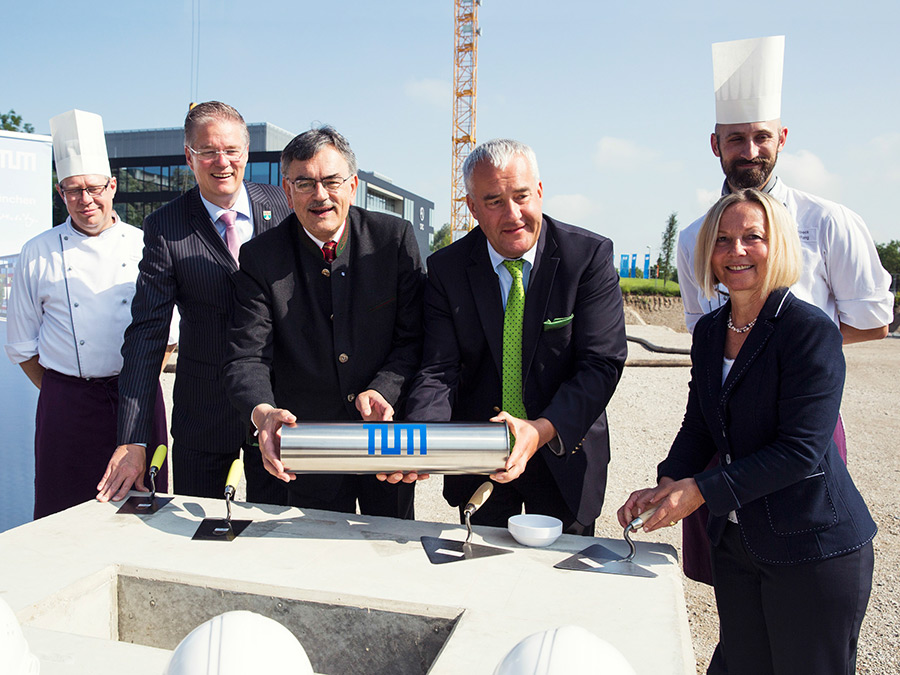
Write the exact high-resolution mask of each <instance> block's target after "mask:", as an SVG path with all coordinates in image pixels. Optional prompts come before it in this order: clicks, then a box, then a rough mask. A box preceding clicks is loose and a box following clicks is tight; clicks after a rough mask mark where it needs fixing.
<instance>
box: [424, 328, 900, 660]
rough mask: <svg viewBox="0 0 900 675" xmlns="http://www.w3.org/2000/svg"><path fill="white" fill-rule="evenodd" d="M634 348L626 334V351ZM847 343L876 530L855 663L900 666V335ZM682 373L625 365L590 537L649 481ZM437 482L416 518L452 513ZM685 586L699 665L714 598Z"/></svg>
mask: <svg viewBox="0 0 900 675" xmlns="http://www.w3.org/2000/svg"><path fill="white" fill-rule="evenodd" d="M679 337H681V336H679ZM651 341H653V340H651ZM676 342H679V345H680V341H679V340H676ZM641 351H642V348H641V347H637V346H635V345H633V344H632V343H629V353H630V355H631V356H638V354H639V352H641ZM845 352H846V358H847V382H846V385H845V388H844V400H843V406H842V414H843V418H844V424H845V426H846V430H847V444H848V448H849V467H850V472H851V474H852V475H853V478H854V480H855V481H856V485H857V487H859V489H860V491H861V492H862V494H863V497H864V498H865V499H866V503H867V504H868V505H869V509H870V510H871V511H872V515H873V517H874V518H875V521H876V522H877V523H878V529H879V532H878V536H877V537H875V580H874V583H873V587H872V597H871V600H870V601H869V609H868V612H867V614H866V619H865V621H864V623H863V626H862V632H861V635H860V643H859V659H858V662H857V672H858V673H866V674H870V675H885V674H887V673H900V510H898V508H897V506H898V500H897V496H896V495H897V493H896V486H897V484H898V483H900V453H898V452H897V447H898V441H900V413H898V403H900V339H898V338H891V337H889V338H887V339H885V340H882V341H880V342H876V343H863V344H859V345H850V346H849V347H847V348H846V350H845ZM689 378H690V372H689V369H688V368H686V367H673V368H636V367H627V368H626V369H625V372H624V374H623V376H622V380H621V382H620V383H619V387H618V389H617V391H616V394H615V396H614V397H613V399H612V401H611V402H610V405H609V408H608V409H607V410H608V414H609V425H610V434H611V441H612V451H613V456H612V462H611V463H610V467H609V484H608V487H607V491H606V504H607V506H606V508H605V509H604V513H603V515H602V516H601V517H600V519H599V520H598V524H597V536H603V537H613V538H619V537H621V528H620V527H619V525H618V523H617V522H616V521H615V515H614V514H615V510H616V509H617V508H618V507H619V506H620V505H621V504H622V502H624V501H625V499H626V498H627V496H628V494H629V493H630V492H631V491H632V490H633V489H637V488H639V487H644V486H647V485H650V484H652V483H653V482H654V479H655V476H656V464H657V463H658V462H659V461H660V460H661V459H662V458H663V457H664V456H665V454H666V452H667V451H668V448H669V445H670V443H671V442H672V439H673V438H674V437H675V434H676V433H677V431H678V428H679V426H680V424H681V417H682V415H683V413H684V405H685V403H686V399H687V385H688V380H689ZM885 449H887V451H886V452H885ZM440 488H441V479H440V478H439V477H434V478H432V479H430V480H428V481H425V482H424V483H421V484H420V485H419V487H418V488H417V494H416V514H417V516H418V517H419V518H420V519H422V520H430V521H441V522H456V520H455V513H454V511H453V510H451V509H450V507H448V506H447V505H446V503H445V502H444V501H443V500H442V499H441V497H440ZM640 536H641V539H642V540H643V541H655V542H664V543H667V544H672V545H673V546H675V547H676V548H677V549H678V550H679V554H680V551H681V528H678V527H675V528H671V529H666V530H664V531H662V532H656V533H654V534H652V535H640ZM684 587H685V599H686V603H687V611H688V621H689V623H690V626H691V636H692V638H693V643H694V655H695V657H696V659H697V672H698V673H705V672H706V665H707V664H708V663H709V657H710V656H711V655H712V652H713V649H714V648H715V646H716V643H717V642H718V630H719V624H718V618H717V616H716V602H715V598H714V596H713V593H712V589H711V588H710V587H709V586H705V585H703V584H698V583H696V582H693V581H691V580H689V579H687V578H685V580H684Z"/></svg>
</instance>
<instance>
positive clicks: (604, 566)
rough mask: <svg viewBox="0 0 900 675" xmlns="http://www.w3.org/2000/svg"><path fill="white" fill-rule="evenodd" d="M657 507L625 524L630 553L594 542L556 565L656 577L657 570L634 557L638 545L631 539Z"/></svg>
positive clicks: (569, 568) (577, 569)
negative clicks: (643, 564)
mask: <svg viewBox="0 0 900 675" xmlns="http://www.w3.org/2000/svg"><path fill="white" fill-rule="evenodd" d="M656 509H657V507H656V506H653V507H651V508H649V509H647V510H646V511H644V512H643V513H641V514H640V515H639V516H637V517H635V518H634V519H633V520H632V521H631V522H630V523H628V525H626V526H625V531H624V533H623V536H624V537H625V541H626V542H627V544H628V553H627V555H625V556H624V557H623V556H622V554H621V553H616V552H615V551H613V550H612V549H609V548H606V546H603V545H602V544H592V545H591V546H588V547H587V548H586V549H584V550H583V551H580V552H578V553H576V554H575V555H573V556H570V557H568V558H566V559H565V560H563V561H562V562H558V563H556V564H555V565H554V567H556V568H557V569H561V570H576V571H579V572H599V573H600V574H621V575H623V576H628V577H647V578H653V577H656V576H657V574H656V572H652V571H650V570H648V569H646V568H644V567H641V566H640V565H638V564H637V563H635V562H634V557H635V555H637V547H635V545H634V542H633V541H631V533H632V532H637V531H638V529H639V528H640V527H642V526H643V524H644V523H645V522H647V520H648V519H649V518H650V516H652V515H653V514H654V513H656Z"/></svg>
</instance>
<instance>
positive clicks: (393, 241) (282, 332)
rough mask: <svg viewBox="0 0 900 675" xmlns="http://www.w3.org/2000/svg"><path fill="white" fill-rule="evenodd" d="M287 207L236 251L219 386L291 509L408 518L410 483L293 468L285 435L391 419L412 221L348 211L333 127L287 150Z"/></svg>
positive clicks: (347, 185)
mask: <svg viewBox="0 0 900 675" xmlns="http://www.w3.org/2000/svg"><path fill="white" fill-rule="evenodd" d="M281 172H282V175H283V181H282V184H283V187H284V191H285V194H286V195H287V199H288V202H289V203H290V205H291V207H292V208H293V210H294V212H293V213H292V214H291V215H289V216H288V217H287V218H285V219H284V220H283V221H282V222H281V224H280V225H279V226H278V227H276V228H275V229H273V230H271V231H269V232H267V233H265V234H264V235H263V236H261V237H258V238H256V239H254V240H253V241H251V242H249V243H248V244H247V245H246V246H244V248H243V249H242V250H241V269H240V271H239V272H238V274H237V277H236V282H237V295H236V301H235V311H234V320H233V322H232V328H231V331H230V333H229V345H228V356H227V359H226V361H225V365H224V369H223V370H224V377H225V385H226V388H227V389H228V394H229V396H230V397H231V400H232V401H233V402H234V404H235V406H236V407H237V408H238V409H239V410H240V412H241V416H242V417H243V419H245V420H247V421H248V422H252V424H253V425H254V426H255V427H256V429H258V431H259V445H260V449H261V451H262V457H263V462H264V463H265V466H266V469H267V470H268V471H269V472H270V473H271V474H272V475H273V476H277V477H278V478H280V479H281V480H283V481H285V483H286V484H287V495H286V497H287V502H286V503H287V504H289V505H291V506H298V507H302V508H317V509H326V510H330V511H340V512H345V513H356V509H357V502H358V503H359V510H360V512H361V513H363V514H366V515H378V516H390V517H396V518H412V517H413V485H411V484H404V485H391V484H388V483H385V482H380V481H378V480H376V477H375V476H372V475H367V476H357V475H337V474H331V475H299V476H298V475H295V474H288V473H286V472H285V471H284V467H283V465H282V463H281V460H280V445H279V439H280V435H279V429H280V428H281V426H282V425H283V424H291V423H294V422H303V421H350V420H367V421H390V420H392V419H393V417H394V414H395V410H398V407H399V406H401V405H402V400H403V397H404V395H405V393H406V389H407V387H408V383H409V381H410V379H411V378H412V376H413V375H414V374H415V372H416V369H417V368H418V365H419V358H420V355H421V343H422V287H423V283H424V273H423V268H422V261H421V258H420V257H419V249H418V246H417V245H416V240H415V235H414V233H413V229H412V225H411V224H410V223H409V222H407V221H405V220H401V219H400V218H397V217H395V216H390V215H386V214H382V213H374V212H371V211H366V210H364V209H361V208H358V207H356V206H352V204H353V201H354V198H355V196H356V189H357V186H358V184H359V179H358V178H357V175H356V157H355V155H354V154H353V150H351V148H350V145H349V143H347V140H346V139H345V138H344V137H343V136H341V135H340V134H339V133H338V132H337V131H335V130H334V129H332V128H331V127H327V126H325V127H321V128H317V129H312V130H310V131H307V132H305V133H303V134H300V135H299V136H297V137H296V138H294V139H293V140H292V141H291V142H290V143H289V144H288V145H287V147H286V148H285V149H284V151H283V152H282V155H281Z"/></svg>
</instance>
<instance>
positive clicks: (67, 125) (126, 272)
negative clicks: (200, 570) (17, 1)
mask: <svg viewBox="0 0 900 675" xmlns="http://www.w3.org/2000/svg"><path fill="white" fill-rule="evenodd" d="M50 130H51V133H52V136H53V152H54V157H55V160H56V175H57V179H58V181H59V182H58V183H57V185H56V189H57V192H58V194H59V196H60V198H61V199H63V201H64V202H65V205H66V210H67V211H68V212H69V217H68V218H67V219H66V221H65V222H64V223H62V224H60V225H58V226H57V227H54V228H52V229H50V230H47V231H45V232H42V233H41V234H39V235H37V236H36V237H34V238H33V239H31V240H30V241H28V242H27V243H26V244H25V246H24V247H23V248H22V253H21V255H20V256H19V261H18V263H17V265H16V273H15V275H14V277H13V289H12V294H11V297H10V301H9V313H8V326H7V330H8V338H9V344H7V345H6V351H7V354H8V355H9V357H10V359H11V360H12V361H13V362H14V363H18V364H19V365H20V366H21V367H22V370H23V371H24V372H25V374H26V375H27V376H28V378H29V379H30V380H31V381H32V382H33V383H34V385H35V386H36V387H37V388H38V389H40V391H41V393H40V396H39V398H38V406H37V415H36V419H35V422H36V424H35V442H34V453H35V482H34V487H35V495H34V517H35V518H41V517H43V516H47V515H50V514H52V513H56V512H58V511H62V510H63V509H67V508H69V507H71V506H75V505H76V504H80V503H81V502H84V501H87V500H89V499H92V498H93V496H94V494H95V492H96V484H97V476H99V475H101V474H102V472H103V470H104V468H105V467H106V463H107V461H108V459H109V448H111V447H113V446H114V445H115V439H116V419H117V405H118V385H117V383H118V375H119V371H120V369H121V367H122V355H121V352H120V350H121V347H122V339H123V335H124V333H125V328H126V327H127V326H128V324H129V323H130V322H131V304H132V298H133V296H134V282H135V279H136V278H137V275H138V262H139V261H140V259H141V250H142V249H143V241H142V237H141V231H140V230H139V229H137V228H136V227H132V226H131V225H128V224H127V223H124V222H122V221H121V220H119V218H118V216H117V215H116V212H115V211H114V210H113V198H114V197H115V194H116V179H115V178H114V177H112V175H111V172H110V167H109V160H108V158H107V153H106V141H105V139H104V136H103V120H102V119H101V118H100V116H99V115H95V114H93V113H88V112H84V111H82V110H71V111H69V112H67V113H63V114H62V115H57V116H56V117H54V118H53V119H51V120H50ZM167 335H168V326H163V333H162V340H163V352H165V346H166V337H167ZM168 337H169V340H168V342H169V343H170V344H171V345H172V346H173V347H174V342H175V341H177V337H175V336H172V335H168ZM162 362H163V353H161V354H160V355H159V358H158V359H157V361H156V364H155V366H154V372H153V378H152V379H153V381H152V382H151V385H150V386H151V387H152V391H151V400H150V403H149V408H150V410H149V416H150V420H149V427H150V431H149V434H148V442H153V443H165V442H166V439H167V431H166V415H165V409H164V407H163V400H162V390H161V389H160V387H159V374H160V367H161V364H162ZM154 406H155V407H154ZM167 476H168V474H167V472H165V471H162V472H160V475H159V476H158V478H157V482H156V484H157V486H159V487H160V488H161V489H162V490H165V489H166V486H167ZM145 489H146V488H145Z"/></svg>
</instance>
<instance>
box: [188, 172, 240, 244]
mask: <svg viewBox="0 0 900 675" xmlns="http://www.w3.org/2000/svg"><path fill="white" fill-rule="evenodd" d="M200 201H202V202H203V206H205V207H206V211H207V213H209V217H210V218H212V221H213V225H215V226H216V232H218V233H219V236H220V237H222V241H225V223H220V222H219V218H220V217H221V216H222V214H223V213H225V212H226V211H235V212H236V213H237V218H235V220H234V227H235V229H236V230H237V234H238V242H239V243H240V244H246V243H247V242H248V241H250V240H251V239H252V238H253V209H251V208H250V195H248V194H247V186H245V185H244V184H243V183H241V191H240V192H239V193H238V198H237V201H236V202H235V203H234V206H232V207H231V208H230V209H223V208H222V207H221V206H216V205H215V204H213V203H212V202H211V201H208V200H207V199H206V197H204V196H203V193H202V192H201V193H200ZM226 243H227V242H226Z"/></svg>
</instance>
